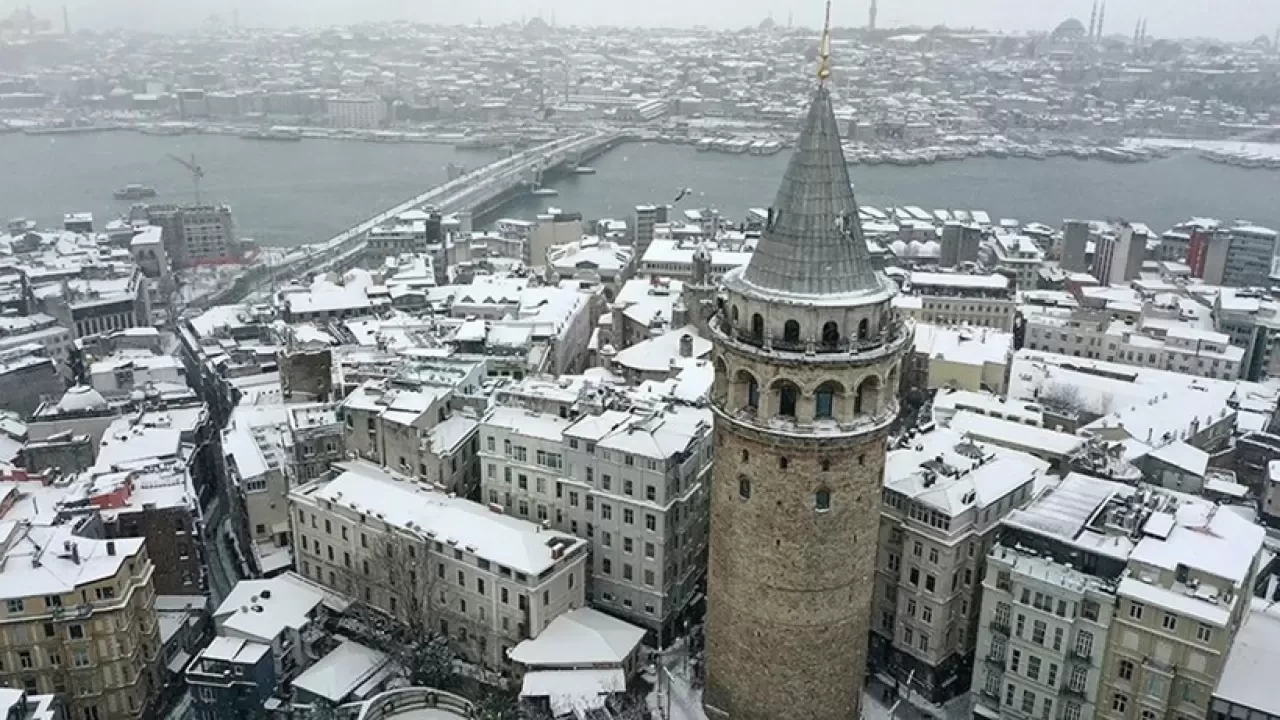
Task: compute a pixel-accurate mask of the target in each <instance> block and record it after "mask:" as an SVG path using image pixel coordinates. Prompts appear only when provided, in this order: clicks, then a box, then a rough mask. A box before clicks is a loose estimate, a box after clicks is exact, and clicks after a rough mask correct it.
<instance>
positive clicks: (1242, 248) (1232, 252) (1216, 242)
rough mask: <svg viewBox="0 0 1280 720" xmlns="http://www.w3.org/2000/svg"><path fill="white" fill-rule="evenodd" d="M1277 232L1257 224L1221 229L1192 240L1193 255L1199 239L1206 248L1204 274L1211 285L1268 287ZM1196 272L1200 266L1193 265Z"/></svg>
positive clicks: (1202, 275) (1199, 274) (1204, 252)
mask: <svg viewBox="0 0 1280 720" xmlns="http://www.w3.org/2000/svg"><path fill="white" fill-rule="evenodd" d="M1276 237H1277V234H1276V231H1275V230H1272V229H1270V228H1264V227H1257V226H1253V225H1236V226H1233V227H1229V228H1221V227H1220V228H1218V229H1216V230H1215V231H1213V232H1212V233H1211V234H1209V233H1205V234H1202V235H1200V236H1199V237H1198V238H1193V239H1192V249H1191V251H1190V252H1191V253H1192V254H1196V253H1197V249H1196V245H1197V240H1200V241H1201V243H1203V244H1204V245H1205V249H1203V250H1200V251H1199V253H1200V254H1202V255H1203V258H1204V259H1203V265H1202V266H1201V270H1202V272H1200V273H1195V274H1196V277H1202V278H1204V281H1205V282H1206V283H1208V284H1210V285H1226V286H1228V287H1268V286H1269V285H1270V283H1271V262H1272V258H1274V257H1275V254H1276ZM1192 269H1193V271H1194V270H1195V269H1196V266H1195V265H1194V264H1193V265H1192Z"/></svg>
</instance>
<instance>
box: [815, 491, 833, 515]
mask: <svg viewBox="0 0 1280 720" xmlns="http://www.w3.org/2000/svg"><path fill="white" fill-rule="evenodd" d="M813 508H814V509H815V510H817V511H818V512H826V511H827V510H830V509H831V491H830V490H828V489H826V488H822V489H821V490H819V491H818V492H817V493H816V494H815V495H814V496H813Z"/></svg>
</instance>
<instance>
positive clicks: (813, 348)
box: [710, 313, 915, 365]
mask: <svg viewBox="0 0 1280 720" xmlns="http://www.w3.org/2000/svg"><path fill="white" fill-rule="evenodd" d="M710 327H711V330H712V331H713V333H714V334H715V340H717V341H718V342H720V343H721V344H723V345H725V346H727V347H729V348H733V349H735V350H737V351H739V352H743V353H747V354H761V353H763V354H764V355H766V356H768V357H770V358H774V359H776V360H778V361H780V362H788V363H841V364H850V363H852V364H859V365H861V364H870V363H875V362H878V361H880V360H883V359H885V358H889V357H891V356H894V355H897V354H898V353H900V352H901V351H902V349H903V347H904V345H906V343H907V342H909V341H910V340H911V339H912V338H913V337H914V335H915V323H914V321H913V320H911V319H910V318H904V317H897V318H894V320H892V321H890V322H889V323H886V324H885V327H884V328H883V330H882V331H881V332H879V333H874V334H871V335H868V336H865V337H850V336H846V337H833V338H829V339H826V340H818V341H813V340H802V339H800V338H797V337H787V336H785V335H778V334H776V333H768V332H764V331H755V332H753V331H752V330H749V329H747V328H742V327H734V326H733V324H732V323H730V322H729V321H728V319H727V318H725V317H724V316H723V314H722V313H718V314H716V315H715V316H713V317H712V318H711V321H710Z"/></svg>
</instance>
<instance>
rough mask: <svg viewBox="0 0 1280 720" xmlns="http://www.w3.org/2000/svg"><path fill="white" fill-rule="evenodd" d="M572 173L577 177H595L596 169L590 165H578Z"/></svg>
mask: <svg viewBox="0 0 1280 720" xmlns="http://www.w3.org/2000/svg"><path fill="white" fill-rule="evenodd" d="M573 172H574V173H575V174H577V175H595V174H596V169H595V168H593V167H591V166H590V165H579V166H578V167H576V168H574V169H573Z"/></svg>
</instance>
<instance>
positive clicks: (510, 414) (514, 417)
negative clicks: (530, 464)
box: [484, 405, 573, 442]
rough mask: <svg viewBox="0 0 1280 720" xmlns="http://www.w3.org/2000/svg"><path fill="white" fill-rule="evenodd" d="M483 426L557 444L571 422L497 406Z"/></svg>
mask: <svg viewBox="0 0 1280 720" xmlns="http://www.w3.org/2000/svg"><path fill="white" fill-rule="evenodd" d="M484 424H485V425H487V426H490V427H500V428H503V429H505V430H508V431H510V432H513V433H516V434H518V435H524V436H527V437H534V438H538V439H540V440H550V441H553V442H559V441H560V438H561V437H562V436H563V435H564V432H565V430H567V429H569V426H570V425H572V424H573V422H572V421H571V420H568V419H566V418H562V417H559V416H558V415H552V414H551V413H540V412H536V411H533V410H525V409H523V408H518V407H510V406H506V405H499V406H497V407H495V408H493V409H491V410H490V411H489V414H488V415H486V416H485V418H484Z"/></svg>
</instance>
